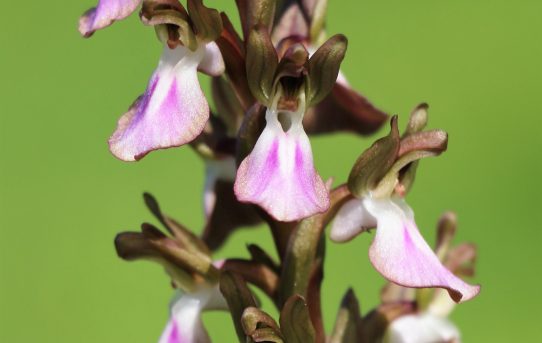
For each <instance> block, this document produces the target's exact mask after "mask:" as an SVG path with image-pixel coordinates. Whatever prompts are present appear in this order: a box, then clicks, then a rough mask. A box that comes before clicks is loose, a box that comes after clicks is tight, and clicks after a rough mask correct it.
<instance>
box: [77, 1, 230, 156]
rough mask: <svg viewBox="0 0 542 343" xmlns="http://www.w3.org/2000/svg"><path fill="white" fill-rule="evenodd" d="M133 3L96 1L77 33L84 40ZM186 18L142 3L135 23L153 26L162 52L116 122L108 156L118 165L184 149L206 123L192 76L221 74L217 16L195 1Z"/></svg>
mask: <svg viewBox="0 0 542 343" xmlns="http://www.w3.org/2000/svg"><path fill="white" fill-rule="evenodd" d="M139 2H140V1H127V0H116V1H113V0H102V1H100V2H99V4H98V6H97V7H96V8H94V9H92V10H89V11H88V12H87V13H86V14H85V15H84V16H83V17H82V19H81V21H80V31H81V33H82V34H83V35H84V36H86V37H88V36H90V35H91V34H92V32H94V30H97V29H100V28H103V27H105V26H108V25H110V24H111V23H112V22H113V21H114V20H119V19H122V18H124V17H126V16H128V15H129V14H130V13H131V12H133V11H134V10H135V9H136V8H137V7H138V5H139ZM188 13H189V14H190V15H189V14H188ZM188 13H187V12H186V10H185V9H184V8H183V7H182V5H181V4H180V3H179V2H178V1H173V0H160V1H144V2H143V8H142V11H141V19H142V21H143V22H144V23H145V24H148V25H153V26H155V28H156V31H157V35H158V37H159V39H160V41H161V42H162V44H163V46H164V47H163V52H162V57H161V58H160V62H159V63H158V67H157V68H156V70H155V71H154V73H153V75H152V76H151V78H150V80H149V83H148V85H147V89H146V91H145V93H144V94H143V95H141V96H140V97H139V98H138V99H136V101H135V102H134V103H133V104H132V106H131V107H130V109H129V110H128V112H126V113H125V114H124V115H123V116H122V117H121V118H120V119H119V121H118V125H117V129H116V130H115V132H114V133H113V135H112V136H111V138H110V139H109V148H110V150H111V152H112V153H113V155H115V156H116V157H117V158H119V159H121V160H123V161H136V160H139V159H141V158H143V157H144V156H145V155H146V154H148V153H149V152H151V151H153V150H157V149H165V148H171V147H177V146H181V145H184V144H186V143H188V142H190V141H192V140H194V139H195V138H196V137H197V136H198V135H199V134H200V133H201V131H202V130H203V129H204V127H205V123H206V122H207V120H208V119H209V105H208V103H207V100H206V99H205V96H204V94H203V91H202V90H201V87H200V85H199V81H198V76H197V71H198V70H199V71H202V72H204V73H206V74H208V75H211V76H217V75H220V74H222V73H223V72H224V61H223V60H222V55H221V53H220V50H219V49H218V46H217V45H216V44H215V43H214V40H215V39H216V38H217V37H218V35H220V31H221V27H222V22H221V19H220V16H219V14H218V12H217V11H215V10H211V9H208V8H206V7H204V6H203V5H202V4H201V0H190V1H188Z"/></svg>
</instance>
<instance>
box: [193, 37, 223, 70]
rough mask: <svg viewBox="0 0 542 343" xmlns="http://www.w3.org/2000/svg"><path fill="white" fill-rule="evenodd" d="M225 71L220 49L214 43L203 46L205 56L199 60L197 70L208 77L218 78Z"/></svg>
mask: <svg viewBox="0 0 542 343" xmlns="http://www.w3.org/2000/svg"><path fill="white" fill-rule="evenodd" d="M225 69H226V67H225V65H224V59H223V58H222V54H221V53H220V49H219V48H218V45H216V43H215V42H210V43H207V44H205V55H204V56H203V60H201V62H200V64H199V66H198V70H199V71H201V72H203V73H205V74H207V75H209V76H220V75H222V74H223V73H224V70H225Z"/></svg>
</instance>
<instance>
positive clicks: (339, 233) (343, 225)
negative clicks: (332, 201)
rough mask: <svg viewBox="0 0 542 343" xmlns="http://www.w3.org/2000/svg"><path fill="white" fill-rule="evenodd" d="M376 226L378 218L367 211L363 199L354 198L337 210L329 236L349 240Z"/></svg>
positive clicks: (340, 240)
mask: <svg viewBox="0 0 542 343" xmlns="http://www.w3.org/2000/svg"><path fill="white" fill-rule="evenodd" d="M374 227H376V219H375V218H374V217H373V216H372V215H371V214H370V213H369V212H367V209H365V206H363V200H361V199H357V198H354V199H351V200H349V201H347V202H346V203H345V204H344V205H342V206H341V208H340V209H339V212H337V215H336V216H335V219H334V220H333V225H332V226H331V231H330V234H329V237H330V238H331V240H333V241H335V242H347V241H349V240H351V239H352V238H354V237H356V236H357V235H359V234H360V233H362V232H363V231H365V230H367V229H370V228H374Z"/></svg>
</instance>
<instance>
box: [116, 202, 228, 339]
mask: <svg viewBox="0 0 542 343" xmlns="http://www.w3.org/2000/svg"><path fill="white" fill-rule="evenodd" d="M145 202H146V203H147V206H148V207H149V209H150V210H151V212H152V213H153V214H154V215H155V217H156V218H157V219H158V220H159V221H160V222H161V223H162V224H163V225H164V226H165V227H166V229H167V230H168V232H169V233H170V234H171V236H168V235H166V234H164V233H162V232H161V231H160V230H158V229H157V228H156V227H154V226H152V225H150V224H143V225H142V232H123V233H120V234H118V235H117V237H116V239H115V247H116V249H117V253H118V255H119V256H120V257H121V258H123V259H125V260H128V261H132V260H136V259H148V260H151V261H154V262H158V263H159V264H161V265H162V266H163V267H164V269H165V270H166V272H167V273H168V274H169V276H170V278H171V284H172V285H173V286H174V287H175V288H176V289H177V291H176V293H175V296H174V298H173V300H172V302H171V305H170V319H169V321H168V324H167V325H166V328H165V329H164V332H163V333H162V336H161V338H160V341H159V342H160V343H208V342H210V340H209V336H208V334H207V331H206V330H205V328H204V327H203V322H202V320H201V314H202V312H203V311H206V310H227V309H228V306H227V303H226V301H225V299H224V297H223V296H222V294H221V293H220V291H219V289H218V281H219V274H220V272H219V269H220V268H221V267H222V265H223V263H224V261H215V262H212V261H211V258H210V252H209V250H208V249H207V246H206V245H205V243H204V242H203V241H201V240H200V239H199V238H198V237H196V236H195V235H194V234H193V233H191V232H190V231H188V230H187V229H186V228H184V227H183V226H182V225H181V224H179V223H177V222H176V221H174V220H173V219H171V218H169V217H167V216H166V215H164V214H163V213H162V212H161V210H160V207H159V206H158V203H157V202H156V200H155V199H154V198H153V197H152V196H151V195H149V194H146V195H145Z"/></svg>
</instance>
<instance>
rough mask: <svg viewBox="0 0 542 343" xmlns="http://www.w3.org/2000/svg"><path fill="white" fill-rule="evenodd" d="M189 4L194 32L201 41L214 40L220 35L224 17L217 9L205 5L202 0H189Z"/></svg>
mask: <svg viewBox="0 0 542 343" xmlns="http://www.w3.org/2000/svg"><path fill="white" fill-rule="evenodd" d="M187 5H188V13H189V14H190V19H191V21H192V25H193V28H194V33H195V34H196V36H197V37H198V38H199V40H200V41H202V42H212V41H215V40H216V39H217V38H218V37H220V33H221V32H222V18H221V17H220V13H219V12H218V11H217V10H215V9H211V8H208V7H205V6H204V5H203V3H202V1H201V0H188V2H187Z"/></svg>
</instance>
